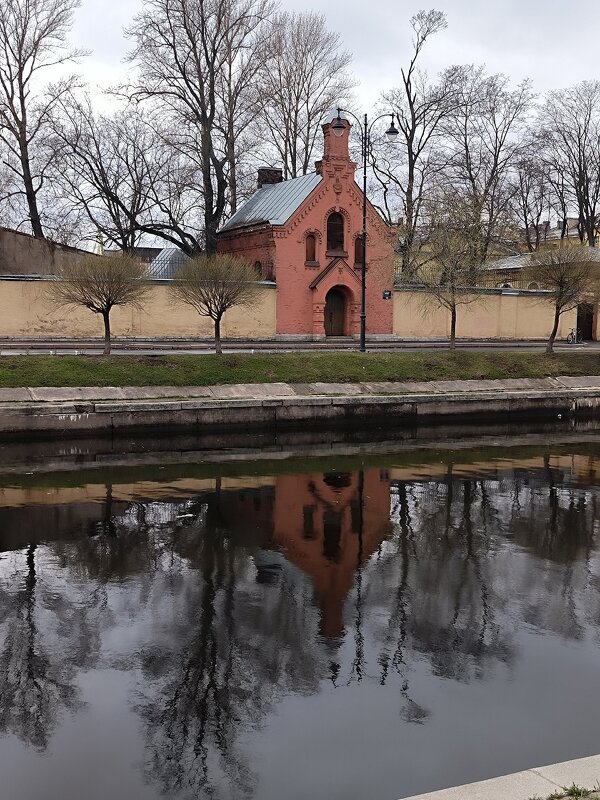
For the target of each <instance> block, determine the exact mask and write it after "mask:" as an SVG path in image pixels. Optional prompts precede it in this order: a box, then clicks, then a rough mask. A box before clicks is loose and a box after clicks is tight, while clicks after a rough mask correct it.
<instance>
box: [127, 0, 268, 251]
mask: <svg viewBox="0 0 600 800" xmlns="http://www.w3.org/2000/svg"><path fill="white" fill-rule="evenodd" d="M271 8H272V6H271V3H270V0H196V1H195V2H192V0H148V2H147V3H146V4H145V5H144V9H143V10H142V11H141V12H140V13H139V14H138V15H137V16H136V17H135V19H134V21H133V24H132V25H131V27H130V28H129V30H128V35H129V36H130V37H131V38H132V39H133V40H134V43H135V44H134V48H133V52H132V53H131V55H130V60H131V62H132V63H133V64H134V65H135V66H136V67H137V71H136V78H135V82H134V84H133V85H132V86H129V87H126V89H125V91H126V93H127V94H128V96H129V97H131V98H132V99H134V100H136V101H138V102H143V101H151V102H152V106H153V109H154V112H155V114H156V116H157V118H159V117H163V118H164V119H168V122H169V130H170V131H171V143H172V144H173V145H174V147H175V149H176V152H177V153H178V155H179V156H181V158H182V159H184V160H185V159H188V160H189V161H190V162H191V163H193V164H196V165H197V168H198V173H199V178H200V180H199V182H198V183H199V186H198V187H197V190H196V191H197V192H198V193H199V196H200V199H201V207H202V213H201V216H202V218H203V230H202V239H203V241H199V242H196V245H195V246H192V247H190V242H189V241H183V242H182V243H181V245H180V246H181V247H182V249H183V250H184V252H187V253H188V254H191V255H193V254H194V253H197V252H199V251H200V250H201V249H202V247H204V249H205V250H206V252H208V253H214V252H215V250H216V232H217V229H218V228H219V225H220V223H221V221H222V219H223V215H224V213H225V211H226V208H227V201H228V192H229V189H230V184H231V181H230V177H229V175H228V169H229V168H230V166H231V164H232V156H231V152H232V148H233V150H234V152H236V148H235V142H234V141H231V138H232V136H234V135H235V133H236V131H235V129H234V128H232V126H231V124H230V121H231V119H232V118H235V115H236V113H237V109H238V108H239V104H240V103H241V102H242V100H243V98H245V97H246V92H240V93H235V92H233V91H232V92H231V94H228V95H227V97H228V99H229V100H230V101H231V102H230V105H229V106H228V107H227V108H225V107H224V102H223V101H224V88H227V87H228V86H229V87H231V88H232V89H233V85H234V83H235V80H236V77H235V75H233V74H232V73H236V75H237V70H238V67H239V68H240V69H241V68H242V65H243V64H246V55H247V53H248V51H249V49H251V48H252V47H253V43H254V42H255V40H256V37H257V36H258V31H259V29H260V28H261V26H262V25H263V24H265V21H266V19H267V18H268V17H269V15H270V13H271ZM255 57H256V58H258V57H259V56H258V54H256V56H255ZM243 82H244V84H245V85H247V84H249V83H250V81H248V80H247V78H244V81H243ZM163 199H164V200H165V202H166V201H167V199H168V195H164V197H163ZM180 223H181V224H183V223H182V222H181V221H180ZM147 227H148V228H153V229H154V230H149V231H148V232H154V233H155V234H156V235H157V236H161V237H163V238H165V236H164V234H165V230H166V229H168V225H156V226H155V225H153V224H149V225H147Z"/></svg>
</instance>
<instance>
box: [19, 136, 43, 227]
mask: <svg viewBox="0 0 600 800" xmlns="http://www.w3.org/2000/svg"><path fill="white" fill-rule="evenodd" d="M19 147H20V151H21V171H22V173H23V185H24V188H25V197H26V199H27V209H28V211H29V219H30V221H31V231H32V233H33V235H34V236H35V237H36V239H44V238H45V237H44V230H43V228H42V222H41V220H40V212H39V210H38V204H37V195H36V192H35V189H34V188H33V178H32V177H31V165H30V160H29V148H28V146H27V143H26V142H25V141H24V140H23V138H22V137H21V139H20V140H19Z"/></svg>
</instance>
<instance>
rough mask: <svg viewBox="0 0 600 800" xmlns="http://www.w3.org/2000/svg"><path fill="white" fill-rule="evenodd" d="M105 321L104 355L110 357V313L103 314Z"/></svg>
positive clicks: (104, 312)
mask: <svg viewBox="0 0 600 800" xmlns="http://www.w3.org/2000/svg"><path fill="white" fill-rule="evenodd" d="M102 319H103V320H104V355H105V356H109V355H110V311H103V312H102Z"/></svg>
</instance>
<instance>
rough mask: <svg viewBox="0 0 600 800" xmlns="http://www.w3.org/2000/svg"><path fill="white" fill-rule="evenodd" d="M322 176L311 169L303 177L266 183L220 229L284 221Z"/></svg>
mask: <svg viewBox="0 0 600 800" xmlns="http://www.w3.org/2000/svg"><path fill="white" fill-rule="evenodd" d="M321 180H322V178H321V176H320V175H317V173H316V172H311V173H309V174H308V175H302V177H300V178H292V179H291V180H289V181H282V182H281V183H271V184H269V185H267V186H263V187H262V189H259V190H258V191H257V192H255V193H254V194H253V195H252V197H251V198H250V199H249V200H248V201H247V202H245V203H244V205H243V206H242V207H241V208H240V209H238V211H236V213H235V214H234V215H233V216H232V217H231V219H229V220H227V222H226V223H225V225H223V226H222V227H221V229H220V231H219V232H221V231H230V230H233V229H235V228H245V227H247V226H249V225H259V224H260V223H267V224H269V225H283V224H284V223H286V222H287V221H288V219H289V218H290V217H291V216H292V214H293V213H294V211H296V210H297V209H298V208H299V207H300V206H301V205H302V203H303V202H304V201H305V200H306V198H307V197H308V195H309V194H310V193H311V192H312V190H313V189H314V188H315V186H317V185H318V184H319V183H320V181H321Z"/></svg>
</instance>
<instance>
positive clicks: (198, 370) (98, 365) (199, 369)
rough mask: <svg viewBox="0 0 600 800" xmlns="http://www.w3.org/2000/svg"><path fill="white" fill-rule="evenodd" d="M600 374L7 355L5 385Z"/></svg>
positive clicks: (567, 361) (471, 361) (551, 360)
mask: <svg viewBox="0 0 600 800" xmlns="http://www.w3.org/2000/svg"><path fill="white" fill-rule="evenodd" d="M595 374H600V352H598V351H588V352H586V351H585V350H578V349H573V350H569V351H566V350H562V351H560V352H557V353H555V354H554V355H553V356H547V355H545V354H544V353H543V352H536V353H531V352H519V351H518V350H502V351H494V350H492V351H485V352H472V351H460V350H459V351H454V352H451V351H448V350H446V351H436V352H432V351H422V352H410V353H407V352H386V353H382V352H377V353H375V352H370V353H357V352H295V353H254V354H253V353H236V354H227V355H222V356H215V355H210V354H204V355H183V356H176V355H168V354H165V355H159V356H144V355H119V356H109V357H103V356H48V355H46V356H40V355H26V356H2V358H0V387H7V388H17V387H23V386H46V387H62V386H74V387H79V386H139V387H146V386H181V387H190V386H218V385H221V384H246V383H253V384H259V383H269V384H272V383H291V384H299V383H315V382H323V381H327V382H329V383H352V382H357V381H358V382H365V381H367V382H368V381H377V382H380V381H436V380H450V379H452V380H490V379H491V380H503V379H510V378H546V377H559V376H564V375H567V376H582V375H595Z"/></svg>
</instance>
